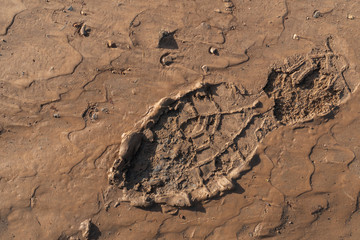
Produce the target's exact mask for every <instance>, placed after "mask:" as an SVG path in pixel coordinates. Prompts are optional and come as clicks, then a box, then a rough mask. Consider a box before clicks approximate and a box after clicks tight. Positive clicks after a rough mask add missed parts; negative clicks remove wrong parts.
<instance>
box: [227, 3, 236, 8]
mask: <svg viewBox="0 0 360 240" xmlns="http://www.w3.org/2000/svg"><path fill="white" fill-rule="evenodd" d="M225 7H227V8H233V7H234V4H233V3H232V2H227V3H225Z"/></svg>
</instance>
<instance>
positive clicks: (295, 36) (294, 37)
mask: <svg viewBox="0 0 360 240" xmlns="http://www.w3.org/2000/svg"><path fill="white" fill-rule="evenodd" d="M292 38H293V39H294V40H299V39H300V37H299V35H297V34H294V35H293V37H292Z"/></svg>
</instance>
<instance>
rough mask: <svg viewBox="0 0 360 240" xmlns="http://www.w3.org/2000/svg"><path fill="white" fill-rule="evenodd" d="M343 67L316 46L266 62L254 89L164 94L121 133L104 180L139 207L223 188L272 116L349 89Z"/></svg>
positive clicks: (307, 115)
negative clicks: (260, 85)
mask: <svg viewBox="0 0 360 240" xmlns="http://www.w3.org/2000/svg"><path fill="white" fill-rule="evenodd" d="M346 68H347V65H346V62H345V60H344V59H343V58H342V57H340V56H339V55H336V54H334V53H333V52H332V51H330V50H327V51H320V50H316V49H315V50H313V51H312V52H311V53H310V54H308V55H306V56H295V57H292V58H289V59H287V60H286V63H285V64H284V65H282V66H273V67H272V69H271V71H270V74H269V77H268V83H267V85H266V86H265V87H264V91H263V92H261V93H259V94H257V95H247V94H245V93H244V92H242V91H241V89H240V88H237V86H236V85H234V84H231V83H218V84H202V83H199V84H197V85H196V86H194V87H193V88H192V89H190V90H188V91H185V92H180V93H178V94H177V95H176V96H174V97H168V98H163V99H161V100H160V101H159V102H158V103H157V104H155V105H154V106H153V108H152V111H151V112H150V113H148V114H147V116H146V117H145V118H143V119H142V120H141V121H140V122H139V123H138V124H137V126H136V127H135V128H134V130H132V131H130V132H127V133H125V134H124V135H123V138H122V143H121V146H120V149H119V156H118V158H117V159H116V160H115V161H114V164H113V166H112V167H111V169H110V170H109V182H110V184H114V185H117V186H118V187H119V188H122V189H124V194H123V199H122V200H123V201H129V202H131V204H132V205H134V206H138V207H148V206H150V205H152V204H153V203H157V204H161V205H169V206H175V207H185V206H191V205H192V204H193V203H194V202H198V201H203V200H206V199H210V198H212V197H214V196H218V195H222V194H224V193H225V192H226V191H230V190H232V189H233V188H234V180H235V179H238V178H239V177H240V176H241V174H242V173H243V172H244V171H246V170H249V169H250V168H251V165H252V163H251V162H252V160H253V159H254V157H255V153H256V149H257V146H258V144H259V143H260V142H261V141H262V140H263V139H264V137H265V136H266V135H267V133H268V132H269V131H271V130H272V129H274V128H277V126H278V125H279V123H280V124H293V123H297V122H302V121H307V120H311V119H312V118H314V117H315V116H322V115H325V114H327V113H329V112H330V111H331V110H332V109H334V107H336V106H337V105H339V104H340V100H341V99H342V98H344V97H345V96H347V95H348V94H349V93H350V91H349V89H348V87H347V84H346V81H345V79H344V78H343V75H342V73H343V71H344V70H345V69H346Z"/></svg>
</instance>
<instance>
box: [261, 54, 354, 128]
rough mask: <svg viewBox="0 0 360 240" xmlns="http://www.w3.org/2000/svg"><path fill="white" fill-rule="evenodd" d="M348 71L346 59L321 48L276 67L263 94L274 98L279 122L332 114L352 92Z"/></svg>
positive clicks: (275, 113)
mask: <svg viewBox="0 0 360 240" xmlns="http://www.w3.org/2000/svg"><path fill="white" fill-rule="evenodd" d="M346 69H347V64H346V61H345V59H344V58H343V57H341V56H339V55H336V54H334V53H333V52H332V51H330V50H328V51H321V50H318V49H314V50H313V51H312V52H311V53H309V54H308V55H306V56H294V57H291V58H288V59H286V60H285V64H284V65H283V66H274V67H273V68H272V71H271V73H270V74H269V77H268V83H267V85H266V86H265V88H264V91H265V92H266V93H267V94H268V96H271V97H273V98H274V101H275V107H274V115H275V117H276V119H277V120H278V121H279V122H281V123H283V124H289V123H290V124H291V123H296V122H299V121H306V120H311V119H313V118H314V117H315V116H321V115H325V114H327V113H329V112H330V111H331V110H333V109H334V107H336V106H337V105H339V103H340V100H341V99H342V98H345V97H346V96H347V95H349V93H350V89H349V87H348V86H347V84H346V81H345V79H344V77H343V72H344V71H345V70H346Z"/></svg>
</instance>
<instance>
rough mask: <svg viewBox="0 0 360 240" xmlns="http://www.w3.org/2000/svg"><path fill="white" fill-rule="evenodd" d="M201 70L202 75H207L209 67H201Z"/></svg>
mask: <svg viewBox="0 0 360 240" xmlns="http://www.w3.org/2000/svg"><path fill="white" fill-rule="evenodd" d="M201 69H202V70H203V72H204V73H208V72H209V67H208V66H206V65H203V66H201Z"/></svg>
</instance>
